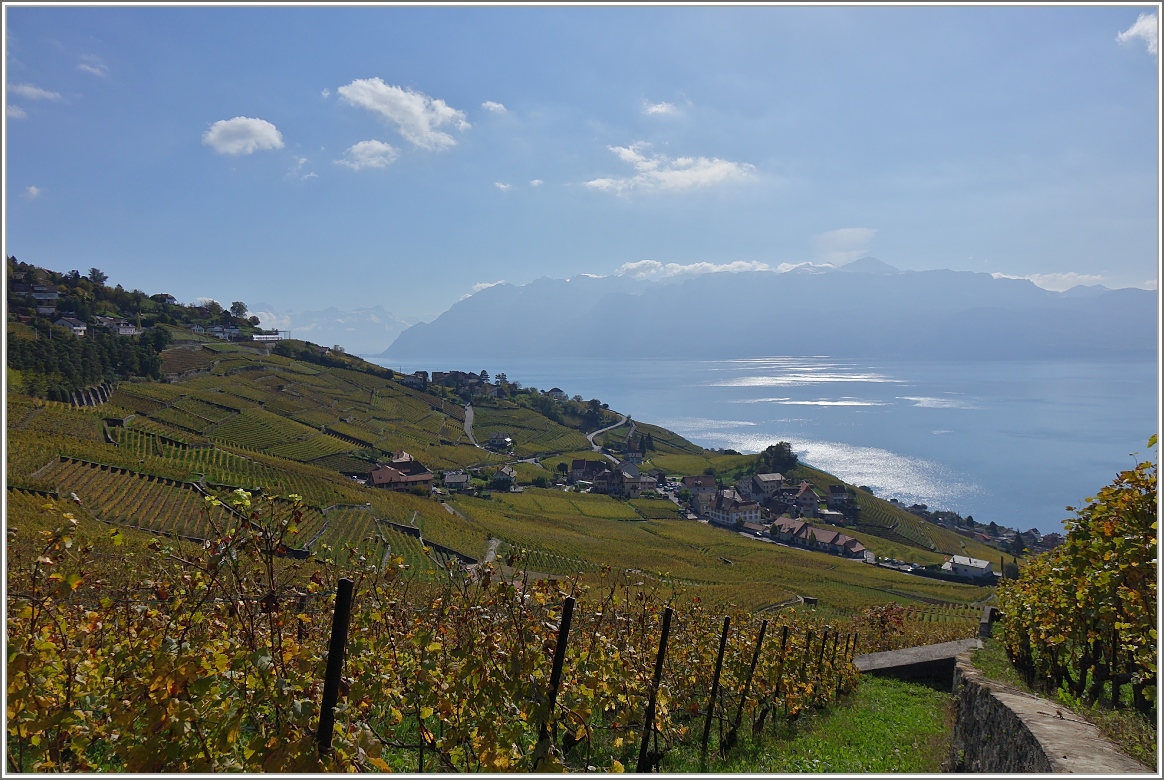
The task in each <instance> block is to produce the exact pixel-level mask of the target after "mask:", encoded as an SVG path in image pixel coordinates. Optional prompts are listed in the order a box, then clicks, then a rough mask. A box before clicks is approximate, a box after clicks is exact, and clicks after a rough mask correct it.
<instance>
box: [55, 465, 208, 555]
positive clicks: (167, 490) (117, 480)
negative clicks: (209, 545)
mask: <svg viewBox="0 0 1164 780" xmlns="http://www.w3.org/2000/svg"><path fill="white" fill-rule="evenodd" d="M44 479H46V480H49V481H51V482H52V483H53V484H54V485H56V486H57V488H58V489H59V490H60V491H61V494H62V495H65V496H67V495H68V494H70V493H73V494H76V496H77V498H78V499H79V500H80V504H81V505H82V506H83V507H85V509H86V510H87V511H89V512H90V513H91V514H93V515H94V516H96V517H99V518H100V519H102V520H105V521H107V522H110V523H117V524H121V525H127V526H130V527H133V528H141V529H148V530H152V531H156V532H161V533H165V534H168V535H172V536H176V537H186V538H190V537H197V538H206V537H207V536H208V535H210V533H211V527H210V525H209V524H208V516H207V507H206V502H205V497H204V496H203V495H202V494H201V493H199V492H198V491H196V490H194V489H193V488H191V487H189V486H188V485H183V484H181V483H178V482H176V481H174V480H166V479H160V478H156V477H148V476H143V475H141V474H135V473H132V472H125V471H122V470H116V469H108V468H104V467H101V466H96V465H92V464H89V463H85V462H82V461H72V460H64V461H61V462H60V463H58V464H57V465H55V466H53V467H51V468H50V469H49V470H48V471H47V472H46V473H45V474H44ZM209 522H213V523H216V524H217V525H218V527H219V528H225V527H226V517H225V515H224V513H223V512H222V510H220V509H219V510H213V511H211V512H210V514H209Z"/></svg>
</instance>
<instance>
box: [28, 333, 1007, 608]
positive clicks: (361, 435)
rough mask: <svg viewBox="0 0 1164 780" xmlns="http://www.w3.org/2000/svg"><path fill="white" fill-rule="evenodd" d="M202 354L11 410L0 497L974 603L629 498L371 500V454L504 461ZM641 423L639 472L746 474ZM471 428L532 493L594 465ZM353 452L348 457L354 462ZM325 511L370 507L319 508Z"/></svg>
mask: <svg viewBox="0 0 1164 780" xmlns="http://www.w3.org/2000/svg"><path fill="white" fill-rule="evenodd" d="M187 351H189V350H187ZM200 351H201V352H203V353H205V354H206V355H209V356H211V357H213V358H214V359H215V360H218V361H219V363H218V368H219V369H221V368H223V366H224V365H227V364H229V365H228V366H227V367H228V368H229V370H230V371H231V372H232V373H230V375H229V376H224V375H221V373H220V374H199V375H196V376H191V377H188V378H184V379H181V380H180V381H177V382H175V383H170V384H164V383H149V382H133V383H129V382H126V383H123V384H122V385H120V386H119V387H118V389H117V391H116V392H115V393H114V399H113V400H114V402H115V403H111V404H107V405H105V406H104V407H100V408H95V409H73V408H71V407H68V406H66V405H63V404H45V403H43V402H33V401H32V400H30V399H23V398H20V397H18V396H12V397H10V398H9V406H8V410H9V421H10V424H9V431H8V443H9V462H8V481H9V484H10V485H15V486H23V487H28V488H39V489H44V490H54V489H61V490H65V491H66V493H65V494H66V495H67V493H68V492H77V491H78V490H79V492H78V496H79V497H80V498H81V499H82V501H83V502H85V505H86V506H89V507H92V508H93V511H94V512H95V513H96V514H97V515H98V516H100V517H102V518H104V519H106V520H110V521H114V522H120V523H124V524H127V525H135V526H140V527H142V528H146V529H156V530H157V531H159V532H160V531H166V532H169V533H177V534H183V535H188V536H195V537H196V536H198V535H199V534H200V533H202V532H203V531H204V530H205V529H204V527H203V526H200V525H199V522H198V520H197V519H196V517H197V511H196V509H195V506H196V505H197V506H198V508H199V509H200V508H201V505H200V504H197V501H194V500H193V499H194V498H197V496H196V495H195V491H193V490H192V489H191V488H190V487H189V486H188V485H186V486H183V484H182V483H193V482H200V483H202V484H205V485H206V486H208V488H209V489H210V490H212V491H214V490H221V491H227V490H230V489H233V488H235V487H242V488H246V489H248V490H255V489H261V490H262V492H263V493H264V494H266V495H282V496H286V495H290V494H296V495H300V496H302V497H303V500H304V502H305V504H306V507H305V509H304V516H303V520H302V522H301V523H300V529H299V534H297V535H296V541H295V543H296V544H300V545H303V544H308V543H311V546H312V549H313V550H317V551H321V550H325V549H329V548H330V549H332V550H335V551H337V553H338V554H339V555H340V557H341V558H342V557H343V556H345V555H346V554H347V553H346V549H347V548H348V547H364V548H365V549H364V550H363V551H362V552H361V553H360V554H362V555H364V556H365V557H367V558H369V559H371V558H377V557H382V556H383V555H384V552H385V551H386V550H387V549H388V547H391V548H392V550H393V551H396V552H401V554H402V555H404V557H405V558H406V559H407V560H408V561H409V565H410V566H412V567H413V568H414V569H416V571H417V572H422V573H428V574H432V573H435V574H436V575H440V576H444V575H441V574H440V563H439V561H440V560H441V555H439V554H437V553H435V552H431V551H430V553H429V554H426V553H424V552H423V550H422V549H421V547H420V543H419V542H418V541H417V540H416V539H414V538H413V537H410V536H408V535H407V534H399V533H397V532H396V531H393V530H392V528H391V526H389V525H388V523H396V524H398V525H400V526H403V527H416V528H418V529H419V530H420V532H421V533H423V536H424V539H425V541H426V542H432V543H434V544H437V545H443V546H444V547H447V548H450V549H452V550H456V551H460V552H461V553H463V554H465V555H467V556H470V557H473V558H480V557H481V556H482V555H484V553H485V551H486V549H487V548H488V545H489V542H488V540H489V539H490V538H494V539H497V540H501V543H502V546H501V550H502V551H506V550H510V549H518V548H520V549H524V550H527V551H528V556H529V557H528V560H529V561H530V565H531V566H536V567H538V569H539V570H544V571H545V572H546V573H549V574H555V575H559V574H560V575H573V574H576V573H578V572H584V573H585V575H586V576H591V575H593V574H594V573H595V572H596V571H598V570H600V569H601V567H603V566H611V567H614V568H616V569H620V570H633V571H636V572H638V574H636V576H641V577H644V578H655V579H656V580H657V581H659V582H665V583H667V587H675V588H693V589H698V591H699V593H700V595H701V598H705V599H708V600H712V601H717V602H722V603H734V604H737V605H740V606H743V607H746V608H748V609H763V608H769V607H773V605H779V604H784V603H786V602H790V600H795V597H796V596H797V595H812V596H816V597H817V598H818V599H820V605H821V606H820V608H821V609H822V610H824V611H827V610H829V609H835V610H839V612H840V613H847V612H851V611H852V610H855V609H859V608H861V607H863V606H866V605H869V604H875V603H882V602H884V601H887V600H897V601H901V602H902V603H919V602H924V603H928V602H954V603H970V602H973V601H976V600H977V599H979V598H981V595H982V593H983V592H982V591H980V590H979V589H976V588H971V587H968V586H963V585H956V584H952V583H946V582H941V581H937V580H926V579H922V578H912V577H911V578H905V582H904V584H903V578H904V575H901V574H899V573H896V572H888V571H885V570H880V569H876V568H874V567H869V566H865V565H863V564H859V563H855V562H852V561H845V560H841V559H838V558H835V557H832V556H828V555H824V554H820V553H810V552H807V551H802V550H791V549H789V548H785V547H780V546H778V545H771V544H764V543H762V542H758V541H756V540H754V539H745V538H743V537H740V536H738V535H737V534H733V533H731V532H729V531H724V530H722V529H715V528H709V527H707V526H705V525H702V524H699V523H691V522H687V521H680V520H677V519H674V518H675V514H676V510H675V506H674V504H672V503H671V502H670V501H663V500H652V499H636V500H635V501H633V502H626V501H620V500H616V499H613V498H610V497H607V496H600V495H593V494H579V493H573V492H568V493H567V492H563V491H560V490H539V489H534V488H527V489H526V490H525V492H524V493H494V494H493V497H492V500H488V501H486V500H481V499H472V498H464V497H457V498H455V499H453V500H452V501H451V503H450V507H449V509H446V507H445V506H442V505H441V504H440V503H438V502H436V501H433V500H431V499H428V498H421V497H416V496H412V495H406V494H395V493H389V492H386V491H380V490H374V489H369V488H367V487H364V486H362V485H359V484H357V483H355V482H353V481H352V480H351V479H349V478H348V477H346V476H344V475H343V473H341V472H351V473H356V474H359V473H363V474H366V473H367V472H368V471H369V470H370V468H371V461H370V460H366V459H365V458H369V459H377V458H378V459H380V460H381V462H383V461H384V460H386V459H387V457H388V456H389V455H390V453H392V452H393V451H395V450H398V449H404V450H407V451H408V452H410V453H411V454H412V455H413V456H414V457H417V458H418V459H419V460H421V462H423V463H424V464H425V465H427V466H428V467H429V468H431V469H434V470H440V469H448V468H463V467H468V466H485V467H489V466H495V465H499V464H500V463H503V462H506V460H507V458H505V457H503V456H501V455H497V454H493V453H488V452H486V451H484V450H482V449H478V448H475V447H472V446H469V445H468V444H466V443H464V435H463V431H462V429H461V426H462V420H463V409H462V408H461V407H460V406H459V405H457V404H455V403H451V402H449V401H446V400H444V399H442V398H439V397H437V396H433V395H428V394H425V393H421V392H419V391H415V390H412V389H409V388H405V387H403V386H402V385H400V384H399V383H397V382H393V381H389V380H385V379H383V378H381V377H379V376H374V375H372V374H364V373H361V372H359V371H348V370H332V369H321V368H319V367H318V366H314V365H308V364H305V363H299V362H297V361H294V360H290V359H288V358H284V357H280V356H278V355H265V354H263V353H262V352H260V351H256V350H251V349H247V348H240V347H237V346H235V345H229V344H221V343H207V344H206V345H205V346H204V347H201V348H200ZM243 369H245V370H243ZM216 370H217V369H216ZM135 414H136V416H132V415H135ZM103 417H111V418H119V419H126V418H129V419H128V421H127V422H126V423H125V425H124V427H123V426H118V425H110V426H108V428H106V426H105V425H104V424H103V422H102V418H103ZM321 428H325V429H326V431H327V432H326V433H324V432H321V430H320V429H321ZM638 428H639V431H640V432H643V433H645V432H650V433H651V436H652V438H653V439H654V440H655V450H654V451H653V452H652V453H651V459H652V461H654V462H655V464H656V465H659V466H660V467H662V468H664V469H666V470H667V471H668V472H669V473H700V472H702V471H703V470H704V469H705V468H708V467H711V468H715V469H716V470H717V471H718V472H719V473H720V474H724V473H729V472H731V471H732V470H733V469H738V468H740V467H741V466H743V465H746V464H747V463H749V462H750V457H749V456H733V455H723V454H716V453H711V452H707V451H703V450H700V449H699V448H698V447H695V446H694V445H691V444H690V443H688V442H684V441H683V440H682V439H681V438H679V437H677V436H675V435H674V434H672V433H670V432H668V431H665V430H664V429H662V428H657V427H653V426H648V425H645V424H640V425H638ZM475 430H476V433H477V435H478V436H479V437H480V438H482V439H487V438H488V434H489V433H490V432H491V431H492V430H504V431H506V432H507V433H509V434H510V435H511V436H513V437H514V438H515V439H516V440H517V441H518V443H519V445H520V446H519V447H518V452H519V453H520V452H522V451H523V450H522V448H523V447H525V448H528V450H526V451H529V450H538V449H540V450H542V451H552V450H560V451H562V452H563V453H565V454H564V455H563V456H561V457H547V458H546V459H545V461H544V462H543V464H542V467H538V466H537V465H531V464H519V473H520V475H521V476H522V477H523V478H524V479H525V480H526V481H528V480H530V479H532V478H534V477H538V476H541V477H545V478H547V479H548V478H552V477H556V476H557V474H558V472H557V465H558V463H559V462H568V461H569V460H570V459H571V458H572V457H575V456H577V457H585V458H588V459H593V458H595V457H596V456H595V455H594V454H593V453H592V452H590V451H589V449H588V445H587V443H586V441H585V439H584V437H582V435H581V434H580V433H578V432H577V431H575V430H572V429H568V428H565V427H564V426H561V425H558V424H556V423H553V422H552V421H550V420H548V419H547V418H544V417H541V416H540V415H539V414H537V413H536V412H534V411H532V410H530V409H528V408H525V407H517V406H516V405H512V404H510V405H506V404H500V405H498V406H485V407H483V408H481V409H478V410H477V424H476V425H475ZM106 435H108V436H110V437H111V438H112V442H113V443H112V444H111V443H107V442H106V440H105V436H106ZM458 442H460V443H458ZM356 452H359V453H360V455H361V457H360V458H356V457H353V454H354V453H356ZM59 456H65V457H66V458H74V459H82V460H88V461H92V462H93V463H98V464H103V465H104V467H105V468H102V467H101V466H88V465H78V464H75V463H74V464H72V465H71V466H68V467H67V468H66V467H65V466H64V465H63V464H62V463H61V462H58V460H57V458H58V457H59ZM114 468H115V469H124V470H126V471H125V473H122V472H119V471H113V470H111V469H114ZM487 473H488V469H487V470H486V474H487ZM798 474H799V472H798ZM804 474H806V475H807V476H806V478H808V479H809V480H810V481H813V482H814V484H818V486H823V487H825V488H827V485H828V484H830V483H831V482H833V481H835V480H833V478H831V477H829V476H828V475H826V474H822V473H820V472H814V471H812V470H810V469H807V468H806V469H804ZM100 475H105V476H100ZM86 476H88V477H89V478H90V479H89V481H85V480H84V479H83V478H84V477H86ZM101 480H104V481H103V482H102V481H101ZM115 487H116V490H117V492H115ZM33 495H35V494H33ZM858 502H859V504H860V505H861V507H862V520H863V522H864V523H866V524H867V527H868V528H870V529H871V530H873V531H874V532H876V533H878V534H879V536H869V535H862V539H863V540H868V542H867V546H870V548H871V549H878V548H877V545H883V546H884V549H886V550H892V551H893V553H894V554H895V557H901V556H900V555H899V554H898V552H899V551H900V550H903V549H909V550H914V551H915V552H916V555H915V556H914V557H915V559H919V560H923V561H924V562H928V561H930V560H931V559H932V560H934V561H936V560H940V559H941V558H942V557H943V556H942V555H941V554H940V553H939V552H921V551H919V550H918V548H917V547H914V546H910V547H908V548H907V547H905V546H904V545H918V546H922V547H923V549H926V550H928V549H930V548H932V547H934V546H936V547H938V548H939V549H943V547H944V548H945V549H953V550H956V551H959V552H962V551H968V552H969V553H970V554H973V555H976V556H977V557H986V555H989V554H990V553H986V554H985V555H984V554H983V553H982V551H981V550H980V549H976V547H975V546H973V545H967V546H966V547H963V546H961V544H962V541H963V540H962V539H961V537H956V536H954V535H952V534H950V533H949V532H947V531H944V530H943V529H940V528H937V527H936V526H930V525H929V524H927V523H924V522H923V521H921V520H920V519H919V518H916V517H914V516H913V515H910V514H909V513H907V512H904V511H902V510H901V509H900V508H897V507H894V506H893V505H890V504H887V503H885V502H883V501H880V500H878V499H875V498H874V497H872V496H858ZM337 504H351V505H365V504H370V506H371V509H370V511H364V510H360V511H356V510H346V509H345V510H332V511H329V512H328V513H327V514H326V515H325V514H324V513H323V512H322V511H321V508H323V507H329V506H332V505H337ZM452 508H456V509H457V510H459V511H460V512H461V515H463V516H459V515H457V514H455V513H453V512H451V511H450V509H452ZM378 521H379V522H378ZM397 537H399V538H397ZM889 538H891V539H893V540H894V541H892V542H888V541H886V539H889ZM987 549H988V548H987ZM927 556H928V557H927ZM991 558H993V556H991ZM426 576H427V574H426ZM935 614H936V613H935Z"/></svg>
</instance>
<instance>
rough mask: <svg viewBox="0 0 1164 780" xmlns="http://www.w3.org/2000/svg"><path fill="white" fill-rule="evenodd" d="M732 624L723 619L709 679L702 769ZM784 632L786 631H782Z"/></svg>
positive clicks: (729, 619)
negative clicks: (709, 696) (713, 672)
mask: <svg viewBox="0 0 1164 780" xmlns="http://www.w3.org/2000/svg"><path fill="white" fill-rule="evenodd" d="M731 624H732V619H731V618H730V617H725V618H724V619H723V631H722V632H720V635H719V655H718V656H716V659H715V674H714V675H712V678H711V698H710V699H709V700H708V702H707V718H706V719H705V720H704V721H703V741H702V742H701V743H700V746H699V761H700V765H701V767H702V768H703V769H706V765H707V739H708V737H709V736H711V721H712V718H713V717H714V716H715V699H716V696H717V695H718V694H719V673H720V671H721V670H722V669H723V651H724V648H725V647H726V646H727V638H728V628H729V627H730V626H731ZM784 630H785V632H787V631H788V629H787V628H786V629H784Z"/></svg>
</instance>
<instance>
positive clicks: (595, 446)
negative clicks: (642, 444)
mask: <svg viewBox="0 0 1164 780" xmlns="http://www.w3.org/2000/svg"><path fill="white" fill-rule="evenodd" d="M466 419H468V418H466ZM626 419H627V415H625V414H624V415H622V416H621V418H620V419H619V421H618V422H616V423H615V424H614V425H608V426H606V427H605V428H599V429H598V430H597V431H594V432H593V433H588V434H586V440H587V441H589V442H590V449H592V450H594V451H595V452H602V447H601V445H598V444H595V443H594V437H595V436H597V435H598V434H600V433H606V432H607V431H613V430H614V429H615V428H617V427H618V426H620V425H622V424H623V423H625V422H626ZM602 456H603V457H604V458H606V459H607V460H609V461H610V462H611V463H618V458H616V457H614V456H613V455H607V454H606V453H602Z"/></svg>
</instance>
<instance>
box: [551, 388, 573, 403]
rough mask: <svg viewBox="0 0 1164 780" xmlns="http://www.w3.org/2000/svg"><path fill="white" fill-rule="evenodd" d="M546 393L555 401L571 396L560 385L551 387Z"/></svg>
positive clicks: (565, 399)
mask: <svg viewBox="0 0 1164 780" xmlns="http://www.w3.org/2000/svg"><path fill="white" fill-rule="evenodd" d="M546 395H548V396H549V397H550V398H553V399H554V400H555V401H568V400H569V398H570V397H569V396H568V395H566V393H565V391H564V390H562V388H560V387H552V388H550V389H549V390H547V391H546Z"/></svg>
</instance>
